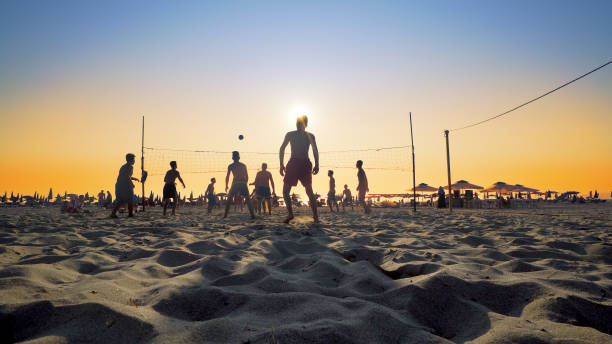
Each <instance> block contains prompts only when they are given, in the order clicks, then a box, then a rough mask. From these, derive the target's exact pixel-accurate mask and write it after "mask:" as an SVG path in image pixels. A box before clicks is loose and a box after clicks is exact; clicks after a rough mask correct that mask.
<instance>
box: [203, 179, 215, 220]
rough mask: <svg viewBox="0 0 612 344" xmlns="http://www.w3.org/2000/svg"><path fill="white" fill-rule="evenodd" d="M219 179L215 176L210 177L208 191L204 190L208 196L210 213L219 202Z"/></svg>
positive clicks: (205, 195) (207, 201)
mask: <svg viewBox="0 0 612 344" xmlns="http://www.w3.org/2000/svg"><path fill="white" fill-rule="evenodd" d="M216 182H217V180H216V179H215V178H211V179H210V184H208V187H207V188H206V192H204V197H206V203H208V213H209V214H210V213H211V212H212V210H213V207H214V206H215V203H217V198H216V197H215V183H216Z"/></svg>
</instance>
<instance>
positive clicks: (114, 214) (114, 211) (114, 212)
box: [110, 201, 122, 218]
mask: <svg viewBox="0 0 612 344" xmlns="http://www.w3.org/2000/svg"><path fill="white" fill-rule="evenodd" d="M121 205H122V204H121V202H119V201H117V203H116V204H115V207H114V208H113V211H112V212H111V215H110V216H111V217H112V218H117V211H119V208H120V207H121Z"/></svg>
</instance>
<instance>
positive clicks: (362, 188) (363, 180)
mask: <svg viewBox="0 0 612 344" xmlns="http://www.w3.org/2000/svg"><path fill="white" fill-rule="evenodd" d="M355 167H357V180H358V182H359V184H357V203H358V204H362V205H363V211H364V212H365V213H366V214H368V213H369V212H370V207H368V204H367V202H366V198H365V196H366V193H367V192H368V191H370V188H369V187H368V177H367V176H366V173H365V171H364V170H363V161H361V160H357V164H356V165H355Z"/></svg>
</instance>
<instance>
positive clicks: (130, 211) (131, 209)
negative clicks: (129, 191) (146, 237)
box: [128, 202, 134, 217]
mask: <svg viewBox="0 0 612 344" xmlns="http://www.w3.org/2000/svg"><path fill="white" fill-rule="evenodd" d="M133 216H134V202H128V217H133Z"/></svg>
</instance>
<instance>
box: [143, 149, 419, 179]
mask: <svg viewBox="0 0 612 344" xmlns="http://www.w3.org/2000/svg"><path fill="white" fill-rule="evenodd" d="M410 154H411V153H410V146H399V147H381V148H370V149H358V150H338V151H325V152H319V168H320V170H321V171H322V172H326V171H327V170H338V169H355V163H356V162H357V160H362V161H363V162H364V168H366V169H367V170H376V171H409V170H410ZM289 155H290V149H289V147H288V148H287V150H286V151H285V164H286V163H287V162H288V160H289ZM311 155H312V153H311ZM144 157H145V170H147V171H148V173H149V176H159V175H164V174H165V173H166V171H167V170H168V169H170V161H176V162H177V164H178V170H179V171H180V172H181V174H217V173H225V172H226V171H227V166H228V165H229V164H230V163H231V162H232V159H231V158H232V152H223V151H210V150H183V149H167V148H153V147H144ZM240 161H241V162H242V163H244V164H245V165H246V166H247V168H248V170H249V171H258V170H260V169H261V165H262V163H267V165H268V170H278V169H279V168H280V164H279V153H278V152H240ZM313 164H314V161H313Z"/></svg>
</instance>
